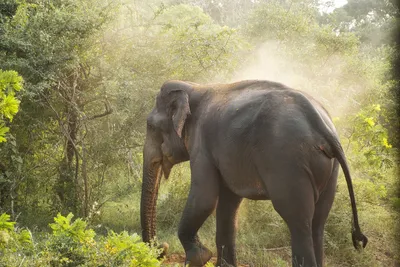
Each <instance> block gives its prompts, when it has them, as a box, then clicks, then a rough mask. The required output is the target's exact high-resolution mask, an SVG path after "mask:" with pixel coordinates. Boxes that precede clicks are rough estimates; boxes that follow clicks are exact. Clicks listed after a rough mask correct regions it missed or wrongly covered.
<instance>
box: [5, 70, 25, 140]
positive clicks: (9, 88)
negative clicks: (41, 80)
mask: <svg viewBox="0 0 400 267" xmlns="http://www.w3.org/2000/svg"><path fill="white" fill-rule="evenodd" d="M21 89H22V77H21V76H19V75H18V73H17V72H15V71H3V70H1V69H0V143H2V142H5V141H6V138H5V135H6V133H7V132H8V131H9V128H8V127H7V126H5V122H6V121H10V122H12V120H13V118H14V115H15V114H17V112H18V107H19V103H20V101H19V100H18V99H16V98H15V93H16V92H18V91H20V90H21Z"/></svg>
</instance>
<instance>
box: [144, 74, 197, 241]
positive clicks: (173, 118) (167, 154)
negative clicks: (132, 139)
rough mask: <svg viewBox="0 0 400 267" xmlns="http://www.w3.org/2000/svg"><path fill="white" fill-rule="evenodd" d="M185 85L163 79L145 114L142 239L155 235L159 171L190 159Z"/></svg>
mask: <svg viewBox="0 0 400 267" xmlns="http://www.w3.org/2000/svg"><path fill="white" fill-rule="evenodd" d="M188 88H189V85H188V84H185V83H179V82H169V83H165V84H164V85H163V86H162V88H161V91H160V93H159V94H158V96H157V98H156V105H155V107H154V109H153V110H152V111H151V113H150V114H149V115H148V118H147V133H146V141H145V145H144V150H143V157H144V160H143V183H142V197H141V207H140V217H141V225H142V238H143V241H144V242H149V241H151V240H152V239H153V238H154V237H155V235H156V202H157V195H158V188H159V185H160V180H161V176H162V174H164V176H165V178H168V176H169V174H170V171H171V168H172V166H173V165H174V164H177V163H180V162H182V161H186V160H188V159H189V155H188V151H187V149H186V146H185V142H184V138H185V131H184V126H185V122H186V119H187V117H188V116H189V115H190V107H189V95H188Z"/></svg>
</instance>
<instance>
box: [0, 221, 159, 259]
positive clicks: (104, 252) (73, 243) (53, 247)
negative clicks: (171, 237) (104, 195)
mask: <svg viewBox="0 0 400 267" xmlns="http://www.w3.org/2000/svg"><path fill="white" fill-rule="evenodd" d="M72 218H73V214H72V213H70V214H68V215H67V216H66V217H64V216H62V215H61V214H58V215H57V217H55V218H54V223H51V224H50V228H51V229H52V230H53V231H52V234H45V235H44V238H42V239H39V242H37V243H33V242H32V238H31V235H30V232H29V231H27V230H22V231H18V230H16V229H15V228H14V225H15V222H10V221H9V219H10V216H9V215H7V214H2V215H1V216H0V253H1V254H0V255H1V256H2V257H0V266H10V267H12V266H54V267H55V266H65V267H67V266H93V267H94V266H96V267H97V266H141V267H157V266H160V262H159V261H158V260H157V255H159V250H158V249H156V248H155V247H154V246H151V247H150V246H148V245H147V244H145V243H143V242H141V241H140V240H141V238H140V236H138V235H137V234H132V235H129V234H128V233H127V232H122V233H120V234H117V233H115V232H113V231H110V232H109V233H108V235H107V236H99V237H96V233H95V232H94V231H93V230H92V229H88V228H87V223H86V222H85V221H83V220H82V219H79V218H78V219H76V220H75V221H73V222H72Z"/></svg>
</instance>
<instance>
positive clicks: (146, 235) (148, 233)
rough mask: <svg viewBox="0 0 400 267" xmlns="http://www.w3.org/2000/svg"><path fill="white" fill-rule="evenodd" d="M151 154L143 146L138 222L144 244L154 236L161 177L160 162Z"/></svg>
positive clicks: (146, 146)
mask: <svg viewBox="0 0 400 267" xmlns="http://www.w3.org/2000/svg"><path fill="white" fill-rule="evenodd" d="M146 143H147V141H146ZM151 154H152V153H150V151H149V148H148V145H145V149H144V155H143V156H144V162H143V182H142V196H141V202H140V221H141V225H142V239H143V241H144V242H150V241H151V240H152V239H154V237H155V236H156V204H157V197H158V188H159V186H160V180H161V175H162V168H161V161H160V160H157V158H158V157H157V158H155V157H154V155H151Z"/></svg>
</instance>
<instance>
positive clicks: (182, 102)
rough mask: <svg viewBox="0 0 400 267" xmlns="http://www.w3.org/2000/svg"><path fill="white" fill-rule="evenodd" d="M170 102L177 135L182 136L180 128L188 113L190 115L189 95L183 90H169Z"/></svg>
mask: <svg viewBox="0 0 400 267" xmlns="http://www.w3.org/2000/svg"><path fill="white" fill-rule="evenodd" d="M169 95H170V101H171V102H170V103H171V109H170V110H171V113H172V122H173V125H174V129H175V131H176V133H177V134H178V136H179V137H180V138H182V130H183V126H184V125H185V121H186V118H187V116H188V115H190V107H189V96H188V94H187V93H186V92H185V91H183V90H177V91H171V92H169Z"/></svg>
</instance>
